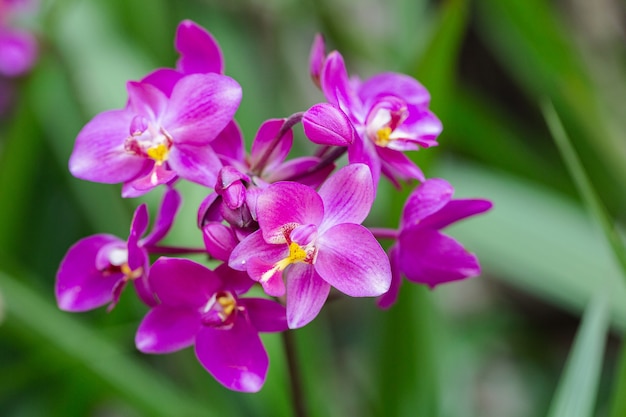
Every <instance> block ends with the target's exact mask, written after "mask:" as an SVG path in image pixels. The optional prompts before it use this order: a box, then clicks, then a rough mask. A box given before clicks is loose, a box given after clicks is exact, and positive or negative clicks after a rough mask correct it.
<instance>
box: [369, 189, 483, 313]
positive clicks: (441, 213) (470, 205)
mask: <svg viewBox="0 0 626 417" xmlns="http://www.w3.org/2000/svg"><path fill="white" fill-rule="evenodd" d="M453 193H454V189H453V188H452V186H451V185H450V184H449V183H448V182H447V181H445V180H443V179H439V178H434V179H429V180H426V181H425V182H423V183H422V184H421V185H420V186H419V187H418V188H416V189H415V190H414V191H413V192H412V193H411V195H410V196H409V198H408V199H407V202H406V204H405V206H404V210H403V212H402V218H401V221H400V230H399V231H398V232H397V239H398V240H397V242H396V243H395V244H394V245H393V246H392V247H391V249H390V250H389V258H390V262H391V269H392V272H393V279H392V283H391V288H390V289H389V292H387V293H386V294H384V295H383V296H382V297H381V298H380V299H379V302H378V304H379V306H381V307H383V308H387V307H389V306H391V305H392V304H393V303H394V302H395V300H396V298H397V296H398V291H399V289H400V283H401V279H402V276H403V275H404V276H405V277H406V278H407V279H408V280H409V281H412V282H415V283H420V284H426V285H428V286H429V287H430V288H434V287H435V286H437V285H440V284H443V283H446V282H451V281H457V280H461V279H464V278H468V277H472V276H476V275H479V274H480V264H479V263H478V258H477V257H476V255H474V254H473V253H470V252H468V251H467V250H466V249H465V248H464V247H463V246H462V245H461V244H460V243H459V242H457V241H456V240H455V239H453V238H451V237H450V236H446V235H445V234H443V233H441V232H440V230H441V229H443V228H444V227H446V226H448V225H450V224H452V223H454V222H457V221H459V220H463V219H465V218H467V217H470V216H474V215H477V214H480V213H484V212H486V211H488V210H490V209H491V208H492V206H493V204H492V203H491V202H490V201H488V200H482V199H458V200H453V199H452V195H453Z"/></svg>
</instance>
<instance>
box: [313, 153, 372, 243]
mask: <svg viewBox="0 0 626 417" xmlns="http://www.w3.org/2000/svg"><path fill="white" fill-rule="evenodd" d="M319 195H320V197H322V200H323V201H324V222H323V226H322V227H320V233H322V232H323V230H326V229H328V228H330V227H333V226H334V225H336V224H339V223H357V224H360V223H361V222H363V220H365V218H366V217H367V215H368V213H369V211H370V209H371V207H372V204H373V202H374V186H373V184H372V175H371V174H370V170H369V168H368V166H367V165H365V164H350V165H347V166H345V167H343V168H341V169H340V170H339V171H337V172H336V173H334V174H333V175H331V176H330V177H329V178H328V179H327V180H326V182H324V184H322V186H321V187H320V189H319Z"/></svg>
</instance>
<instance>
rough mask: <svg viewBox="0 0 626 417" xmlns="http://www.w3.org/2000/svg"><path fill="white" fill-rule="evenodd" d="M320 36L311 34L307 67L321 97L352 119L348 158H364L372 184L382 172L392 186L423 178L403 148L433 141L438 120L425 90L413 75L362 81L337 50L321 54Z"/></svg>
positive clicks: (423, 144) (412, 147) (397, 75)
mask: <svg viewBox="0 0 626 417" xmlns="http://www.w3.org/2000/svg"><path fill="white" fill-rule="evenodd" d="M323 54H324V47H323V39H322V38H321V37H316V38H315V42H314V44H313V48H312V50H311V56H310V69H311V74H312V77H313V78H314V80H319V84H320V86H321V89H322V91H323V93H324V95H325V96H326V99H327V100H328V102H329V103H330V104H332V105H333V106H335V107H337V108H339V109H341V110H342V111H343V112H344V113H345V114H346V115H347V116H348V117H349V119H350V120H351V121H352V124H353V125H354V128H355V130H356V133H357V139H356V140H355V141H354V144H353V145H352V146H349V147H348V158H349V161H350V163H355V162H361V163H365V164H367V165H368V166H369V167H370V169H371V171H372V177H373V180H374V184H378V180H379V176H380V174H381V173H382V174H383V175H385V176H386V177H388V178H389V179H390V180H391V181H392V182H393V183H394V184H395V185H396V186H399V180H411V179H417V180H420V181H423V180H424V175H423V174H422V172H421V170H420V169H419V168H418V167H417V166H416V165H415V164H414V163H413V162H412V161H411V160H410V159H409V158H407V157H406V155H404V153H403V152H404V151H409V150H418V149H420V148H428V147H431V146H435V145H437V136H438V135H439V133H441V130H442V125H441V122H440V121H439V119H437V117H436V116H435V115H434V114H433V113H432V112H431V111H430V110H429V109H428V105H429V102H430V95H429V93H428V91H427V90H426V88H424V87H423V86H422V85H421V84H420V83H419V82H417V81H416V80H415V79H413V78H411V77H409V76H407V75H403V74H397V73H383V74H379V75H376V76H374V77H372V78H370V79H368V80H367V81H365V82H361V81H360V80H359V79H357V78H352V79H350V78H348V73H347V71H346V67H345V63H344V60H343V57H342V56H341V54H340V53H339V52H337V51H333V52H331V53H330V54H329V55H328V56H326V57H324V55H323Z"/></svg>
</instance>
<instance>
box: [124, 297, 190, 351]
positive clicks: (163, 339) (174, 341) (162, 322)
mask: <svg viewBox="0 0 626 417" xmlns="http://www.w3.org/2000/svg"><path fill="white" fill-rule="evenodd" d="M200 319H201V314H200V312H199V311H198V310H194V309H190V308H172V307H168V306H163V305H159V306H156V307H154V308H153V309H152V310H150V311H149V312H148V314H146V316H145V317H144V318H143V320H142V321H141V324H140V325H139V328H138V329H137V333H136V334H135V345H136V346H137V349H139V350H140V351H141V352H143V353H171V352H175V351H177V350H180V349H184V348H186V347H189V346H191V345H193V343H194V341H195V338H196V334H197V333H198V332H199V331H200V329H201V327H202V325H201V322H200Z"/></svg>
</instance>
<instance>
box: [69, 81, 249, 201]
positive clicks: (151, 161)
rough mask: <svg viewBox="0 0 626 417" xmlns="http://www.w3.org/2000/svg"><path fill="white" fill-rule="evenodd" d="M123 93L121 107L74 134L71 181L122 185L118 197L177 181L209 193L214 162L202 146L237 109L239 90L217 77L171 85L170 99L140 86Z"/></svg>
mask: <svg viewBox="0 0 626 417" xmlns="http://www.w3.org/2000/svg"><path fill="white" fill-rule="evenodd" d="M127 88H128V95H129V100H128V105H127V106H126V108H124V109H121V110H110V111H106V112H103V113H100V114H98V115H97V116H96V117H94V118H93V119H92V120H91V121H90V122H89V123H87V125H86V126H85V127H84V128H83V129H82V130H81V131H80V133H79V134H78V137H77V138H76V144H75V146H74V151H73V152H72V155H71V157H70V164H69V167H70V171H71V172H72V174H73V175H74V176H76V177H78V178H81V179H85V180H89V181H95V182H104V183H118V182H123V183H124V188H123V190H122V195H123V196H125V197H135V196H138V195H141V194H144V193H146V192H148V191H149V190H151V189H152V188H154V187H156V186H157V185H160V184H165V183H169V182H172V181H173V180H174V179H176V178H177V177H178V176H180V177H181V178H184V179H186V180H189V181H192V182H196V183H198V184H201V185H205V186H207V187H213V186H214V185H215V180H216V177H217V172H218V171H219V169H220V168H221V162H220V161H219V158H218V157H217V155H216V154H215V152H214V151H213V149H212V148H211V146H210V144H211V141H213V140H214V139H215V138H216V137H217V135H218V134H219V133H220V132H221V131H222V130H223V129H224V128H225V127H226V125H227V124H228V123H230V122H231V120H232V118H233V116H234V114H235V111H236V110H237V107H238V106H239V102H240V100H241V87H240V86H239V84H237V82H236V81H234V80H233V79H232V78H229V77H226V76H224V75H217V74H192V75H188V76H185V77H183V78H181V79H180V80H179V81H178V82H177V83H176V85H175V86H174V88H173V90H172V95H171V97H168V96H166V95H165V94H164V93H163V92H162V91H161V90H159V89H158V88H156V87H154V86H153V85H151V84H147V83H139V82H129V83H128V86H127Z"/></svg>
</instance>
